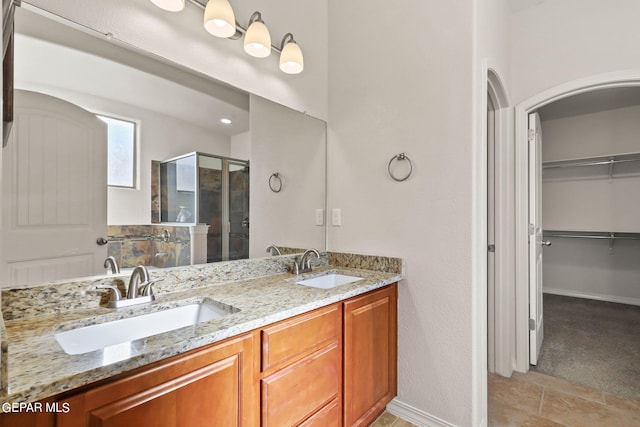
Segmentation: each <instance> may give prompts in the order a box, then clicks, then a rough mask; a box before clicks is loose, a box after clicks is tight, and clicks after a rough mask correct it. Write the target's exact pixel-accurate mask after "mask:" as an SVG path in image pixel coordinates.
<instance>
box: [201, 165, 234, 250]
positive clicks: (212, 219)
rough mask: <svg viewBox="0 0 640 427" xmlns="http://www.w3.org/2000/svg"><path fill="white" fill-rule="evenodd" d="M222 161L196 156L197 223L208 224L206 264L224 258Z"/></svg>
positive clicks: (224, 220)
mask: <svg viewBox="0 0 640 427" xmlns="http://www.w3.org/2000/svg"><path fill="white" fill-rule="evenodd" d="M222 168H223V161H222V159H221V158H218V157H212V156H208V155H206V154H198V223H200V224H208V225H209V232H208V234H207V262H217V261H222V260H224V259H227V258H226V257H225V255H226V254H225V252H226V251H225V250H224V248H225V245H224V243H225V242H224V240H226V239H225V236H224V234H225V233H224V231H226V228H227V227H226V226H224V225H226V218H225V210H226V206H225V203H224V202H225V198H224V197H223V192H224V186H225V183H224V182H223V181H224V180H223V173H222Z"/></svg>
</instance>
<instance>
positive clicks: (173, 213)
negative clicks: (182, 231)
mask: <svg viewBox="0 0 640 427" xmlns="http://www.w3.org/2000/svg"><path fill="white" fill-rule="evenodd" d="M160 222H162V223H174V224H175V223H181V224H207V225H209V231H208V234H207V262H216V261H226V260H235V259H243V258H248V257H249V161H247V160H238V159H231V158H227V157H222V156H216V155H213V154H205V153H199V152H195V153H189V154H185V155H183V156H179V157H176V158H173V159H170V160H166V161H164V162H161V163H160Z"/></svg>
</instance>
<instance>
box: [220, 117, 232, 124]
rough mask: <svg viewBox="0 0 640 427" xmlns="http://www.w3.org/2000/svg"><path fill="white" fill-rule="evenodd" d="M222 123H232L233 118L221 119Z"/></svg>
mask: <svg viewBox="0 0 640 427" xmlns="http://www.w3.org/2000/svg"><path fill="white" fill-rule="evenodd" d="M220 123H224V124H225V125H230V124H231V119H226V118H225V119H220Z"/></svg>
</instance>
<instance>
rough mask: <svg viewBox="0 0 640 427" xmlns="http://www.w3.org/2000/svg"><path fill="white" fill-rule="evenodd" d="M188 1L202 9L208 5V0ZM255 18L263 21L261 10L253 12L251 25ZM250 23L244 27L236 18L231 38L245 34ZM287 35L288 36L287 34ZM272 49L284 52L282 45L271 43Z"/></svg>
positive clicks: (250, 20) (235, 38) (250, 19)
mask: <svg viewBox="0 0 640 427" xmlns="http://www.w3.org/2000/svg"><path fill="white" fill-rule="evenodd" d="M188 1H189V3H191V4H193V5H195V6H197V7H199V8H200V9H202V10H204V9H205V8H206V7H207V1H208V0H188ZM256 14H257V18H255V19H254V17H255V16H256ZM253 20H257V21H259V22H262V15H261V14H260V12H257V11H256V12H253V14H251V17H250V18H249V25H251V24H252V23H253ZM263 23H264V22H263ZM249 25H247V26H246V27H243V26H242V25H240V24H239V23H238V21H237V20H236V33H235V34H234V35H232V36H231V37H229V39H231V40H238V39H239V38H242V36H244V34H245V33H246V32H247V28H249ZM287 34H291V33H287ZM285 37H286V35H285ZM291 38H292V39H293V36H291ZM271 49H273V50H275V51H276V52H278V53H282V48H281V47H280V46H275V45H271Z"/></svg>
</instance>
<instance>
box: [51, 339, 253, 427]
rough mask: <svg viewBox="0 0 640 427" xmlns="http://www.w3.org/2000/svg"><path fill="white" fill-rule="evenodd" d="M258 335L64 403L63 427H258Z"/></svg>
mask: <svg viewBox="0 0 640 427" xmlns="http://www.w3.org/2000/svg"><path fill="white" fill-rule="evenodd" d="M254 340H256V341H257V337H255V334H252V333H250V334H246V335H241V336H239V337H236V338H232V339H230V340H227V341H225V342H223V343H220V344H215V345H212V346H209V347H207V348H205V349H202V350H196V351H193V352H190V353H188V354H187V355H184V356H179V357H177V358H173V359H171V360H170V361H169V362H166V363H162V364H159V365H157V366H155V367H153V368H150V369H146V370H143V371H141V372H139V373H136V374H133V375H130V376H127V377H125V378H122V379H119V380H116V381H114V382H111V383H108V384H106V385H103V386H98V387H95V388H92V389H90V390H88V391H85V392H83V393H80V394H78V395H75V396H73V397H70V398H67V399H64V400H63V401H64V402H68V404H69V406H70V408H71V411H70V412H69V413H68V414H58V416H57V420H56V421H57V422H56V425H57V426H58V427H76V426H78V427H80V426H83V427H84V426H91V427H121V426H136V427H146V426H149V427H152V426H153V427H156V426H163V427H170V426H176V427H180V426H185V427H187V426H189V427H190V426H225V427H226V426H256V425H258V410H257V407H258V402H259V401H258V395H257V393H256V385H255V380H256V376H255V374H256V373H257V369H255V368H257V364H256V363H255V360H256V357H255V355H254V348H255V347H254Z"/></svg>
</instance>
